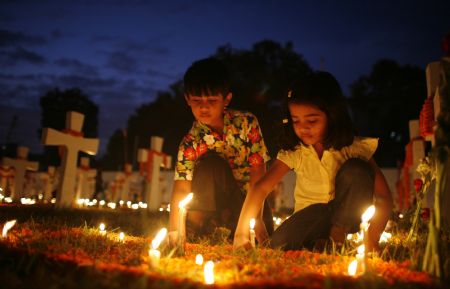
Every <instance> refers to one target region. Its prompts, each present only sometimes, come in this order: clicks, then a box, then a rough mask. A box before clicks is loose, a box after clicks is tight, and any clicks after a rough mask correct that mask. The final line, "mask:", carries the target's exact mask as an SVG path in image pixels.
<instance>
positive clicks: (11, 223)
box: [2, 220, 16, 238]
mask: <svg viewBox="0 0 450 289" xmlns="http://www.w3.org/2000/svg"><path fill="white" fill-rule="evenodd" d="M15 224H16V220H12V221H8V222H6V223H5V225H4V226H3V231H2V238H6V235H7V234H8V231H9V229H11V228H12V227H13V226H14V225H15Z"/></svg>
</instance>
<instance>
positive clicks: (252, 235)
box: [250, 218, 256, 248]
mask: <svg viewBox="0 0 450 289" xmlns="http://www.w3.org/2000/svg"><path fill="white" fill-rule="evenodd" d="M255 223H256V221H255V219H253V218H252V219H251V220H250V244H252V247H253V248H255V246H256V242H255V237H256V234H255Z"/></svg>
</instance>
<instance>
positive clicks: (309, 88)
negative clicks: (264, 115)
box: [279, 71, 356, 150]
mask: <svg viewBox="0 0 450 289" xmlns="http://www.w3.org/2000/svg"><path fill="white" fill-rule="evenodd" d="M290 103H295V104H307V105H313V106H316V107H317V108H319V109H320V110H321V111H323V112H324V113H325V115H326V116H327V132H326V136H325V140H324V143H323V145H324V147H325V149H329V148H333V149H336V150H340V149H341V148H343V147H345V146H348V145H350V144H351V143H352V142H353V138H354V137H355V135H356V131H355V128H354V126H353V123H352V120H351V118H350V114H349V111H348V108H347V102H346V100H345V98H344V96H343V94H342V90H341V87H340V86H339V83H338V82H337V80H336V79H335V78H334V76H333V75H331V73H328V72H324V71H319V72H313V73H311V74H308V75H306V76H305V77H303V78H301V79H298V80H297V81H295V82H294V83H293V84H292V85H291V89H290V90H289V92H288V93H287V95H286V102H285V109H286V119H285V120H284V121H283V123H284V125H283V129H282V132H281V136H280V141H279V145H280V148H281V149H284V150H294V149H295V147H296V146H297V145H298V144H301V140H300V138H298V137H297V135H296V134H295V131H294V128H293V124H292V119H291V116H290V114H289V110H288V105H289V104H290ZM286 120H287V121H286Z"/></svg>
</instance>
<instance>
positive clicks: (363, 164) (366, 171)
mask: <svg viewBox="0 0 450 289" xmlns="http://www.w3.org/2000/svg"><path fill="white" fill-rule="evenodd" d="M340 177H341V178H347V177H350V178H351V179H361V178H363V179H365V178H369V179H370V180H374V177H375V171H374V169H373V168H372V166H371V165H370V164H369V162H368V161H365V160H363V159H360V158H351V159H348V160H347V161H345V162H344V163H343V164H342V166H341V167H340V169H339V171H338V173H337V175H336V179H337V178H340Z"/></svg>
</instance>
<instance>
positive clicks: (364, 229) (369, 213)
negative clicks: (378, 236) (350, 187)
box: [359, 205, 375, 248]
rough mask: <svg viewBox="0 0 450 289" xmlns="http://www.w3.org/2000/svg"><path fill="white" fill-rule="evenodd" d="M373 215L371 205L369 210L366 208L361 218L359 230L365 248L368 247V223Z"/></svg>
mask: <svg viewBox="0 0 450 289" xmlns="http://www.w3.org/2000/svg"><path fill="white" fill-rule="evenodd" d="M374 214H375V206H374V205H372V206H370V207H369V208H367V210H366V211H365V212H364V213H363V214H362V216H361V220H362V222H361V225H360V226H359V227H360V230H361V235H362V236H363V242H364V245H365V248H368V245H369V233H368V231H369V226H370V224H369V221H370V219H372V217H373V215H374Z"/></svg>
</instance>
